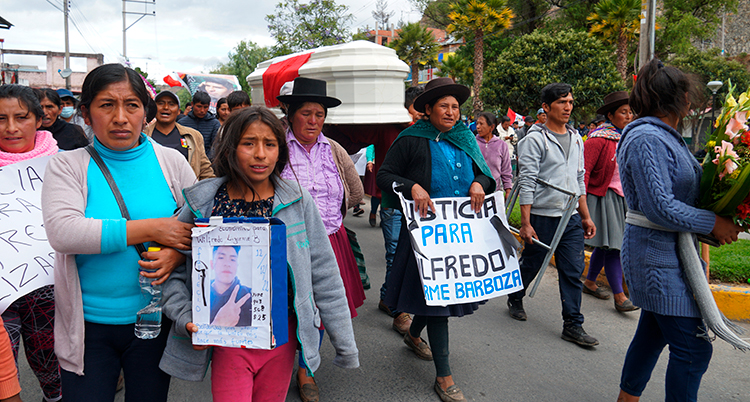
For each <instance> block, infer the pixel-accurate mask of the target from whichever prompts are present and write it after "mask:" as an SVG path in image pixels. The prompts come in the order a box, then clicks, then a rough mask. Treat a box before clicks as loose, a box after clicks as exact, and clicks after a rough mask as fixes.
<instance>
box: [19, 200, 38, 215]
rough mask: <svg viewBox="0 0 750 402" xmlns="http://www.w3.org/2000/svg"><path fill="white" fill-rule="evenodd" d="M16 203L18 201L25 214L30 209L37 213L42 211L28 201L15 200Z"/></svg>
mask: <svg viewBox="0 0 750 402" xmlns="http://www.w3.org/2000/svg"><path fill="white" fill-rule="evenodd" d="M16 201H18V203H19V204H21V206H22V207H24V208H26V212H31V208H34V209H37V210H39V211H41V210H42V209H41V208H39V207H37V206H36V205H34V204H32V203H31V202H29V201H26V200H24V199H23V198H16Z"/></svg>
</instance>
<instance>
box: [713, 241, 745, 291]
mask: <svg viewBox="0 0 750 402" xmlns="http://www.w3.org/2000/svg"><path fill="white" fill-rule="evenodd" d="M710 272H711V279H718V280H720V281H722V282H740V283H748V280H750V240H738V241H737V242H735V243H732V244H728V245H724V246H721V247H719V248H715V247H711V265H710Z"/></svg>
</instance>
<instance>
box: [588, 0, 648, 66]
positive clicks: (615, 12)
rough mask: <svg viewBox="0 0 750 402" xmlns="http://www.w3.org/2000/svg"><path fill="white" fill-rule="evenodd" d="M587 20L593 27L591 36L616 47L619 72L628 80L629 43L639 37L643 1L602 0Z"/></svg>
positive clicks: (590, 30) (590, 31)
mask: <svg viewBox="0 0 750 402" xmlns="http://www.w3.org/2000/svg"><path fill="white" fill-rule="evenodd" d="M586 19H587V20H589V21H591V22H592V23H593V25H591V28H590V29H589V35H591V36H595V37H598V38H599V39H601V41H602V42H604V43H606V44H609V45H615V46H616V47H615V53H616V54H617V72H619V73H620V76H621V77H622V79H623V80H626V79H627V78H628V43H629V42H630V41H631V40H633V39H634V38H635V36H636V35H638V33H639V30H640V27H641V23H640V19H641V0H601V1H600V2H599V3H597V4H596V5H595V6H594V13H593V14H591V15H589V16H588V17H587V18H586Z"/></svg>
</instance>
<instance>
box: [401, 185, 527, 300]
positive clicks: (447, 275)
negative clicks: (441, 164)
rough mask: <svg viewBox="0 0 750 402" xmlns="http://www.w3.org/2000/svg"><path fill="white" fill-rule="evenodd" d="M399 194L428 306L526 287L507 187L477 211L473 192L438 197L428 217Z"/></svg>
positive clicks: (486, 201) (485, 201)
mask: <svg viewBox="0 0 750 402" xmlns="http://www.w3.org/2000/svg"><path fill="white" fill-rule="evenodd" d="M399 196H400V198H401V206H402V207H403V211H404V216H405V218H406V223H407V225H408V226H407V228H408V230H409V234H410V235H411V243H412V248H413V249H414V256H415V257H416V260H417V266H418V268H419V277H420V279H421V280H422V288H423V291H424V297H425V301H426V303H427V305H428V306H446V305H451V304H460V303H470V302H479V301H483V300H488V299H491V298H494V297H498V296H502V295H506V294H509V293H513V292H516V291H519V290H521V289H523V283H522V281H521V271H520V270H519V268H518V255H517V253H518V251H517V247H518V242H517V241H516V240H515V238H514V237H513V235H512V234H511V233H510V231H509V230H508V220H507V218H506V217H505V212H504V210H505V202H504V198H503V192H497V193H494V194H490V195H488V196H486V197H485V199H484V204H483V205H482V208H481V210H480V211H479V212H477V213H475V212H474V211H473V210H472V209H471V199H470V198H469V197H457V198H434V199H432V202H433V203H434V205H435V211H434V212H432V211H430V212H428V213H427V214H426V215H425V216H424V217H422V216H419V213H418V212H417V211H415V208H414V201H410V200H406V199H405V198H404V197H403V195H401V194H399Z"/></svg>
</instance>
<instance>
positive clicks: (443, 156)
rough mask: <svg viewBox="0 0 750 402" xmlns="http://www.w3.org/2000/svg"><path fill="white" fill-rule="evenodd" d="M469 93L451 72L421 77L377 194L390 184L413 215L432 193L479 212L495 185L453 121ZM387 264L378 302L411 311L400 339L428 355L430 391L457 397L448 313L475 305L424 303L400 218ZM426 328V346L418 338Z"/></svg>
mask: <svg viewBox="0 0 750 402" xmlns="http://www.w3.org/2000/svg"><path fill="white" fill-rule="evenodd" d="M468 97H469V88H467V87H466V86H463V85H459V84H455V83H454V82H453V80H452V79H450V78H446V77H443V78H436V79H434V80H432V81H430V82H428V83H427V85H426V86H425V92H424V93H423V94H422V95H420V96H419V97H418V98H417V99H415V100H414V109H416V110H417V111H418V112H422V113H424V114H425V115H424V117H423V118H422V120H419V121H417V122H416V123H415V124H414V125H412V126H411V127H409V128H407V129H406V130H404V131H403V132H401V134H400V135H399V136H398V138H396V141H394V142H393V145H391V148H390V149H389V150H388V154H386V156H385V161H384V162H383V165H382V166H381V168H380V170H379V171H378V176H377V181H378V186H379V187H380V189H381V190H382V191H383V195H384V196H386V195H388V196H391V197H393V196H394V189H395V191H398V192H401V193H402V194H403V195H404V197H405V198H407V199H410V200H414V202H415V207H416V209H417V210H418V211H419V215H420V216H425V214H426V213H427V211H428V210H431V211H433V212H435V205H434V204H433V202H432V200H431V199H432V198H440V197H467V196H468V197H471V207H472V209H473V210H474V211H477V212H478V211H479V210H480V208H481V206H482V204H483V203H484V198H485V194H487V193H492V192H493V191H494V190H495V179H493V178H492V173H491V172H490V168H489V167H488V166H487V163H486V162H485V160H484V158H483V157H482V153H481V151H480V149H479V146H478V145H477V141H476V140H475V138H474V135H473V134H472V133H471V131H469V129H468V128H467V127H466V126H465V125H464V124H462V123H460V122H459V121H458V119H459V116H460V115H461V113H460V110H459V108H460V105H461V104H462V103H464V102H465V101H466V99H467V98H468ZM395 204H396V203H394V205H395ZM392 269H393V271H392V272H391V275H390V276H389V277H388V280H387V289H388V290H387V293H386V297H385V299H384V301H385V303H386V304H387V305H388V307H390V308H391V310H395V311H403V312H407V313H413V314H414V320H413V321H412V324H411V328H410V329H409V331H408V332H407V333H406V335H405V336H404V342H405V343H406V344H407V345H408V346H409V347H410V348H411V349H412V350H414V352H415V353H416V354H417V356H418V357H419V358H421V359H424V360H434V362H435V369H436V371H437V378H436V379H435V392H437V394H438V395H439V396H440V399H442V400H443V401H464V400H465V399H464V396H463V393H462V392H461V390H460V389H459V388H458V385H456V384H455V383H454V381H453V376H452V374H451V369H450V364H449V362H448V317H461V316H463V315H466V314H472V313H473V312H474V310H476V309H477V308H479V304H478V303H465V304H454V305H449V306H446V307H439V306H427V304H426V303H425V299H424V292H423V290H422V285H421V282H420V279H419V273H418V268H417V262H416V259H415V257H414V251H413V249H412V246H411V241H410V238H409V232H408V228H407V225H406V224H405V223H402V224H401V235H400V237H399V240H398V247H397V249H396V256H395V257H394V261H393V268H392ZM425 327H427V332H428V334H429V337H430V342H431V343H432V345H431V346H432V349H430V347H429V346H427V343H426V342H425V341H424V340H423V339H422V338H420V333H421V332H422V329H424V328H425Z"/></svg>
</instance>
